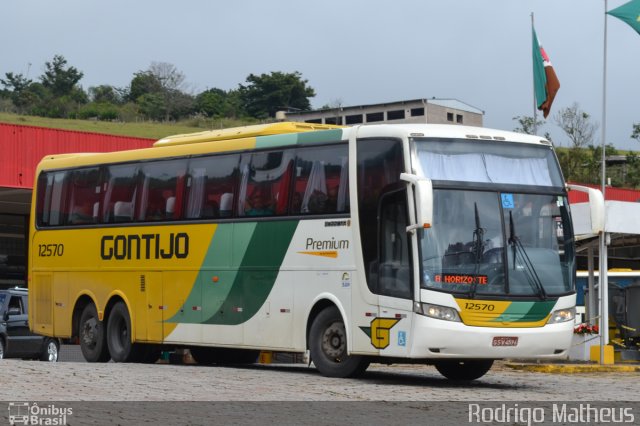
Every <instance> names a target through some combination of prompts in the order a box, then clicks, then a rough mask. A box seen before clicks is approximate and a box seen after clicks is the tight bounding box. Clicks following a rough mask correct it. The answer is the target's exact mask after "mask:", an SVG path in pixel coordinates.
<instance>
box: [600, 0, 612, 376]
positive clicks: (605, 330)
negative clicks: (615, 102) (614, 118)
mask: <svg viewBox="0 0 640 426" xmlns="http://www.w3.org/2000/svg"><path fill="white" fill-rule="evenodd" d="M606 135H607V0H604V47H603V59H602V134H601V138H602V141H601V142H602V167H601V170H602V182H601V183H602V196H603V197H604V199H605V206H606V196H605V191H606V176H607V175H606V167H607V163H606V154H605V151H606ZM606 210H607V209H606V207H605V210H604V212H603V213H604V215H605V220H604V223H605V229H604V230H603V231H602V232H601V233H600V256H599V257H600V266H599V269H600V272H599V276H600V280H599V281H600V285H599V287H600V288H599V290H600V291H599V292H598V293H599V297H600V364H604V346H605V345H606V344H607V343H608V342H609V304H608V303H607V302H608V300H609V283H608V277H607V270H608V265H607V263H608V259H607V256H608V249H607V232H606V230H607V227H606V223H607V221H606Z"/></svg>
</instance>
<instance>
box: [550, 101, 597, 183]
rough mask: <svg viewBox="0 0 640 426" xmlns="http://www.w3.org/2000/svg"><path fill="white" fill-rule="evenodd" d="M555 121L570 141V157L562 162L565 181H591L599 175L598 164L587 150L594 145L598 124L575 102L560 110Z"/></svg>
mask: <svg viewBox="0 0 640 426" xmlns="http://www.w3.org/2000/svg"><path fill="white" fill-rule="evenodd" d="M553 120H554V122H555V123H556V124H557V125H558V126H559V127H560V128H561V129H562V131H563V132H564V133H565V134H566V135H567V137H568V138H569V141H570V146H569V152H568V155H566V156H563V158H561V162H560V164H561V166H562V169H563V170H564V172H565V179H567V180H572V181H585V179H586V180H587V181H588V180H591V176H593V175H594V174H597V169H596V170H594V169H593V167H598V162H597V161H595V162H594V161H593V158H590V157H591V156H592V155H590V153H589V152H587V150H586V148H587V147H588V146H590V145H593V138H594V135H595V132H596V129H597V128H598V124H597V123H592V122H591V120H590V115H589V114H588V113H586V112H584V111H582V110H580V107H579V105H578V104H577V103H575V102H574V103H573V105H572V106H570V107H567V108H562V109H560V110H558V112H557V113H556V115H555V116H554V117H553ZM591 154H593V151H592V152H591ZM589 165H590V166H589ZM585 166H586V167H585ZM585 173H586V176H585Z"/></svg>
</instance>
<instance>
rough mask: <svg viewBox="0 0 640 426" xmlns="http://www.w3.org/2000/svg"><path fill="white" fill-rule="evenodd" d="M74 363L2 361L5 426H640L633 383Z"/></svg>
mask: <svg viewBox="0 0 640 426" xmlns="http://www.w3.org/2000/svg"><path fill="white" fill-rule="evenodd" d="M72 354H73V352H71V351H70V352H68V353H67V354H66V355H65V356H64V357H63V358H62V360H63V361H64V360H65V359H67V361H66V362H59V363H46V362H38V361H22V360H10V359H5V360H2V361H0V371H1V372H2V376H1V378H0V401H5V403H4V407H3V405H2V403H1V402H0V424H8V423H9V422H8V421H9V420H10V419H11V417H10V416H12V415H14V417H13V419H14V421H16V420H18V421H20V419H21V418H20V417H16V416H15V414H16V413H22V414H23V415H24V413H27V414H28V415H33V413H34V412H35V413H36V416H35V417H29V418H30V419H33V421H34V423H32V424H73V425H131V424H133V425H138V424H156V425H164V424H171V425H182V424H185V425H186V424H188V425H215V424H228V425H245V424H246V425H252V426H254V425H255V424H274V425H276V424H277V425H281V424H283V425H296V426H298V425H304V424H313V425H327V426H329V425H335V424H340V425H351V424H353V425H367V426H373V425H385V426H387V425H395V424H402V425H403V426H406V425H414V424H415V425H420V426H425V425H427V426H428V425H439V426H441V425H460V424H480V423H482V421H480V420H482V418H479V417H474V418H473V419H472V416H471V412H472V409H473V407H475V409H476V410H478V409H481V410H484V411H482V413H484V414H485V415H488V416H493V415H494V414H493V413H494V412H495V411H493V410H495V409H496V407H497V409H500V407H503V408H504V407H505V404H506V407H507V408H510V409H512V410H513V409H515V410H521V414H522V415H524V414H526V413H531V412H532V411H531V410H538V413H539V414H541V415H545V416H546V417H545V418H544V422H542V423H540V424H568V425H571V424H600V423H598V422H594V421H593V418H591V419H587V421H581V422H577V423H573V422H571V421H567V419H566V418H564V419H560V421H557V420H556V419H555V417H554V415H555V414H556V413H557V412H559V409H558V407H562V406H563V405H558V406H557V407H556V405H557V404H558V403H560V404H561V403H562V402H567V401H573V402H568V404H569V408H568V409H567V410H566V412H567V413H571V411H570V410H578V409H583V408H584V407H583V405H584V404H583V403H590V404H599V405H600V406H603V407H605V409H607V410H611V408H610V407H619V408H616V409H617V410H632V411H630V412H624V413H627V414H630V415H633V416H635V417H634V418H633V422H632V423H634V422H635V421H636V420H635V419H638V420H640V380H639V379H640V377H639V376H640V373H638V372H629V371H616V372H597V371H590V372H588V373H580V372H578V373H575V374H558V373H541V372H532V371H526V370H517V369H514V368H511V367H510V366H509V364H507V363H504V362H498V363H496V365H495V366H494V368H493V369H492V370H491V371H490V372H489V373H488V374H487V375H486V376H485V377H483V378H481V379H480V380H477V381H474V382H472V383H470V384H461V383H453V382H450V381H448V380H446V379H444V378H443V377H442V376H440V374H439V373H438V372H437V371H436V370H435V368H433V367H431V366H411V365H410V366H405V365H403V366H382V365H373V366H371V367H370V368H369V370H367V373H366V374H365V376H364V377H363V378H361V379H332V378H327V377H322V376H320V375H319V374H318V373H317V372H316V370H315V369H314V368H308V367H307V366H305V365H303V364H270V365H253V366H247V367H216V366H214V367H206V366H198V365H172V364H155V365H143V364H116V363H112V362H110V363H105V364H93V363H87V362H80V361H75V362H74V361H69V360H68V359H69V358H73V356H72ZM597 401H599V402H597ZM619 401H634V402H632V403H626V404H624V403H623V404H622V405H620V403H619ZM522 410H524V411H522ZM527 410H529V411H527ZM42 413H44V414H42ZM617 413H619V414H620V415H622V413H623V411H617ZM470 419H472V420H474V421H471V420H470ZM478 419H479V420H478ZM627 419H629V418H628V417H627V418H625V420H627ZM485 420H486V419H485ZM512 420H514V419H512ZM46 421H48V422H49V423H45V422H46ZM56 422H57V423H56ZM23 424H27V423H23ZM494 424H497V423H494ZM507 424H517V425H520V424H527V422H524V423H523V422H521V421H510V422H508V423H507ZM602 424H604V423H602ZM608 424H610V423H608ZM634 424H638V423H634Z"/></svg>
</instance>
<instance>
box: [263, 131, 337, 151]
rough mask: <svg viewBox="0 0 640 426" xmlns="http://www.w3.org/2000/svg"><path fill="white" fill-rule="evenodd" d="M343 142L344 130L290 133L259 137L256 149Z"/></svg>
mask: <svg viewBox="0 0 640 426" xmlns="http://www.w3.org/2000/svg"><path fill="white" fill-rule="evenodd" d="M341 140H342V129H335V130H320V131H316V132H302V133H289V134H284V135H269V136H259V137H257V138H256V148H257V149H259V148H276V147H280V146H290V145H305V144H314V143H331V142H340V141H341Z"/></svg>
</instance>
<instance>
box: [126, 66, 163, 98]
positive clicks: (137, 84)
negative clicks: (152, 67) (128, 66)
mask: <svg viewBox="0 0 640 426" xmlns="http://www.w3.org/2000/svg"><path fill="white" fill-rule="evenodd" d="M159 92H162V83H161V82H160V80H159V79H158V78H157V77H156V76H155V75H154V74H152V73H151V72H150V71H139V72H137V73H135V74H134V75H133V79H132V80H131V84H130V87H129V100H130V101H132V102H138V99H140V97H141V96H143V95H147V94H150V93H159Z"/></svg>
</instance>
